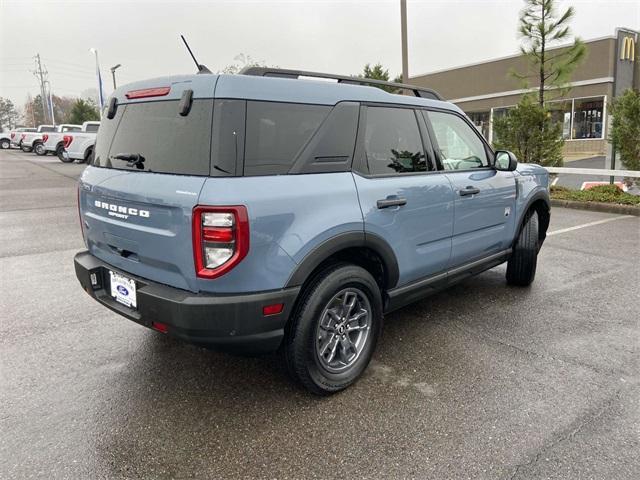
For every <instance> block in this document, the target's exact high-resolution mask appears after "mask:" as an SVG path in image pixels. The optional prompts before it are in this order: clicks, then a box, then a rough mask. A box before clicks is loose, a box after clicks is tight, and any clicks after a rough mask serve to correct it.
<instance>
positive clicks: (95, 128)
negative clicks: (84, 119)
mask: <svg viewBox="0 0 640 480" xmlns="http://www.w3.org/2000/svg"><path fill="white" fill-rule="evenodd" d="M99 127H100V125H96V124H93V123H92V124H89V125H87V129H86V130H85V131H87V132H97V131H98V128H99Z"/></svg>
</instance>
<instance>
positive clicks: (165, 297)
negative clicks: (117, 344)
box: [74, 251, 300, 354]
mask: <svg viewBox="0 0 640 480" xmlns="http://www.w3.org/2000/svg"><path fill="white" fill-rule="evenodd" d="M74 263H75V269H76V276H77V277H78V280H79V281H80V284H81V285H82V287H83V288H84V290H85V291H86V292H87V293H88V294H89V295H91V296H92V297H93V298H94V299H96V300H97V301H98V302H100V303H101V304H103V305H104V306H106V307H108V308H110V309H111V310H113V311H114V312H116V313H119V314H120V315H122V316H124V317H126V318H128V319H130V320H133V321H134V322H136V323H139V324H140V325H143V326H145V327H149V328H153V327H152V322H158V323H161V324H164V325H166V326H167V334H168V335H171V336H174V337H177V338H180V339H182V340H185V341H187V342H189V343H194V344H198V345H203V346H206V347H210V348H217V349H221V350H227V351H233V352H237V353H246V354H259V353H267V352H271V351H274V350H276V349H277V348H278V347H279V346H280V343H281V342H282V338H283V337H284V327H285V324H286V322H287V319H288V318H289V314H290V313H291V310H292V308H293V304H294V302H295V299H296V297H297V296H298V292H299V290H300V288H299V287H295V288H288V289H284V290H277V291H270V292H261V293H250V294H240V295H219V294H209V293H199V294H196V293H193V292H189V291H186V290H181V289H177V288H173V287H169V286H166V285H162V284H159V283H155V282H150V281H149V280H146V279H143V278H139V277H136V276H135V275H131V274H128V273H127V272H122V271H120V270H118V269H116V268H114V267H111V266H110V265H108V264H106V263H104V262H102V261H101V260H99V259H98V258H96V257H94V256H93V255H91V254H90V253H89V252H87V251H84V252H80V253H78V254H76V256H75V259H74ZM109 270H113V271H115V272H121V273H123V274H124V275H126V276H128V277H129V278H133V279H134V280H135V281H136V291H137V306H138V308H137V309H135V310H133V309H130V308H128V307H126V306H124V305H122V304H120V303H118V302H116V301H115V300H114V299H113V298H112V297H111V292H110V284H109ZM91 274H95V276H96V278H97V279H98V285H96V286H93V285H92V284H91ZM275 303H283V304H284V309H283V311H282V312H281V313H279V314H275V315H269V316H264V315H263V314H262V308H263V307H264V306H266V305H272V304H275Z"/></svg>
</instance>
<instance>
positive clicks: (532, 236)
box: [507, 212, 538, 287]
mask: <svg viewBox="0 0 640 480" xmlns="http://www.w3.org/2000/svg"><path fill="white" fill-rule="evenodd" d="M537 263H538V213H537V212H531V213H527V217H526V218H525V221H524V225H523V226H522V230H520V235H518V240H516V244H515V246H514V248H513V254H512V255H511V258H510V259H509V262H508V263H507V283H508V284H509V285H517V286H519V287H527V286H529V285H531V283H532V282H533V279H534V278H535V277H536V265H537Z"/></svg>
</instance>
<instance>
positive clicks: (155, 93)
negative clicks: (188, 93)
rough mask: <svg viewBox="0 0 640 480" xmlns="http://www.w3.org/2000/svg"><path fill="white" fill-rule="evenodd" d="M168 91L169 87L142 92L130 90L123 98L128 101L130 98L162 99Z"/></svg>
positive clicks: (146, 89) (147, 89)
mask: <svg viewBox="0 0 640 480" xmlns="http://www.w3.org/2000/svg"><path fill="white" fill-rule="evenodd" d="M170 91H171V87H155V88H143V89H142V90H131V91H129V92H127V93H126V94H125V96H126V97H127V98H128V99H130V100H131V99H132V98H147V97H164V96H165V95H168V94H169V92H170Z"/></svg>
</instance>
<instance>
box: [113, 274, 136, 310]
mask: <svg viewBox="0 0 640 480" xmlns="http://www.w3.org/2000/svg"><path fill="white" fill-rule="evenodd" d="M109 277H110V278H111V296H112V297H113V298H114V299H115V301H116V302H119V303H121V304H123V305H126V306H127V307H129V308H137V307H138V305H137V303H136V282H135V280H132V279H130V278H128V277H125V276H124V275H120V274H119V273H116V272H112V271H111V270H109Z"/></svg>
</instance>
